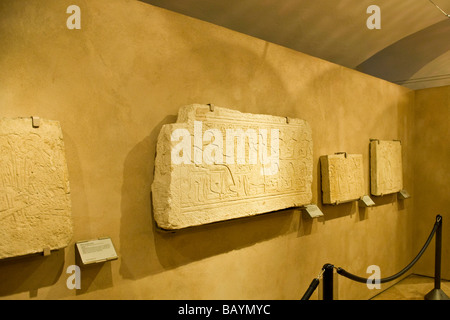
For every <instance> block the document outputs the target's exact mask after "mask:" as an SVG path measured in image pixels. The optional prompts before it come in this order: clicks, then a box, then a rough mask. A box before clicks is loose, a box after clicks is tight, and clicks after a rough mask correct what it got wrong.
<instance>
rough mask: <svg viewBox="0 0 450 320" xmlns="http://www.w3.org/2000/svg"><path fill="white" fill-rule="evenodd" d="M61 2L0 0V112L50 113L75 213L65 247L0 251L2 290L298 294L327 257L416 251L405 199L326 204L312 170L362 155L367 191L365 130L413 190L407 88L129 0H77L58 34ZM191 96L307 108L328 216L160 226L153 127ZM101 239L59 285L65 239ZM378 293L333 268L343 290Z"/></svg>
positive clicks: (147, 295) (68, 258) (303, 115)
mask: <svg viewBox="0 0 450 320" xmlns="http://www.w3.org/2000/svg"><path fill="white" fill-rule="evenodd" d="M71 4H74V1H72V0H71V1H66V0H49V1H22V0H20V1H12V0H11V1H1V2H0V70H1V72H0V84H1V85H0V116H2V117H28V116H31V115H36V116H40V117H42V118H47V119H53V120H59V121H60V123H61V126H62V130H63V134H64V139H65V146H66V156H67V161H68V168H69V175H70V185H71V196H72V206H73V221H74V237H73V240H72V242H71V244H70V245H69V246H68V247H67V248H66V249H65V250H60V251H55V252H52V254H51V255H50V256H48V257H44V256H33V257H24V258H20V259H14V260H8V261H0V298H1V299H29V298H32V299H300V298H301V297H302V295H303V293H304V292H305V290H306V289H307V287H308V285H309V284H310V282H311V280H312V279H313V278H314V277H316V276H317V274H318V273H319V271H320V269H321V268H322V266H323V265H324V264H325V263H333V264H334V265H336V266H340V267H342V268H344V269H346V270H348V271H350V272H352V273H355V274H357V275H360V276H369V274H367V273H366V270H367V267H368V266H370V265H378V266H380V268H381V276H382V277H384V276H390V275H392V274H394V273H396V272H397V271H399V270H400V269H402V268H403V267H404V266H406V265H407V264H408V263H409V262H410V261H411V260H412V258H414V256H415V254H416V251H415V246H414V245H413V238H414V236H413V233H412V230H413V227H415V226H416V223H415V220H414V215H413V210H412V209H413V208H412V205H413V202H412V201H411V199H410V200H405V201H399V200H397V197H396V195H386V196H383V197H373V199H374V201H375V203H376V206H374V207H372V208H367V209H361V208H358V206H357V203H356V202H352V203H346V204H341V205H338V206H328V205H324V206H322V205H321V204H320V203H321V191H320V175H319V172H320V171H319V170H318V169H319V157H320V156H321V155H326V154H333V153H335V152H342V151H345V152H348V153H360V154H363V157H364V172H365V188H366V191H367V193H369V191H370V190H369V185H370V183H369V182H370V181H369V139H370V138H377V139H383V140H391V139H400V140H401V141H402V145H403V165H404V167H403V168H404V185H405V188H406V189H407V190H409V191H410V192H412V193H414V192H413V190H414V186H413V179H412V174H413V166H412V163H413V160H414V154H415V151H414V150H413V146H414V144H413V143H412V137H413V132H412V129H411V128H413V127H414V126H413V121H414V99H415V92H414V91H412V90H409V89H406V88H404V87H401V86H398V85H395V84H392V83H388V82H386V81H383V80H380V79H376V78H374V77H371V76H367V75H365V74H362V73H359V72H356V71H353V70H350V69H347V68H344V67H341V66H339V65H335V64H332V63H329V62H326V61H323V60H320V59H317V58H314V57H311V56H308V55H305V54H302V53H299V52H296V51H293V50H290V49H286V48H284V47H281V46H278V45H274V44H272V43H268V42H265V41H262V40H260V39H256V38H252V37H250V36H247V35H244V34H240V33H237V32H234V31H230V30H228V29H225V28H222V27H218V26H215V25H212V24H209V23H206V22H203V21H199V20H196V19H193V18H189V17H186V16H183V15H180V14H176V13H173V12H170V11H167V10H163V9H160V8H157V7H153V6H151V5H148V4H145V3H142V2H138V1H122V0H120V1H110V0H98V1H87V0H78V1H76V4H77V5H78V6H79V7H80V9H81V29H80V30H69V29H68V28H67V27H66V20H67V18H68V17H69V14H67V13H66V9H67V7H68V6H69V5H71ZM192 103H213V104H215V105H217V106H221V107H228V108H232V109H236V110H239V111H242V112H250V113H263V114H271V115H276V116H287V117H296V118H300V119H305V120H307V121H308V122H309V124H310V125H311V127H312V133H313V143H314V181H313V202H314V203H318V204H319V207H320V208H321V209H322V211H323V213H324V215H325V216H324V218H319V219H311V218H309V217H308V215H307V214H306V213H304V212H302V211H300V210H299V209H289V210H284V211H280V212H275V213H268V214H264V215H260V216H257V217H252V218H245V219H238V220H234V221H228V222H221V223H216V224H212V225H208V226H202V227H196V228H192V229H188V230H182V231H178V232H176V233H163V232H160V231H158V230H157V229H156V228H155V226H154V221H153V219H152V211H151V197H150V186H151V183H152V180H153V170H154V158H155V144H156V138H157V135H158V133H159V131H160V129H161V126H162V125H163V124H166V123H172V122H175V120H176V115H177V111H178V108H179V107H180V106H183V105H187V104H192ZM447 110H448V109H447ZM416 111H417V110H416ZM447 114H448V113H447ZM437 120H438V119H437ZM446 172H448V171H445V172H444V173H446ZM416 190H417V189H416ZM447 190H448V189H447ZM414 196H416V194H413V197H414ZM423 223H424V225H425V227H424V228H425V229H427V230H428V229H429V228H431V227H432V224H433V223H434V221H431V222H430V221H424V222H423ZM428 226H429V228H428ZM0 236H1V235H0ZM102 236H108V237H111V238H112V241H113V243H114V245H115V247H116V250H117V253H118V255H119V259H118V260H116V261H111V262H107V263H103V264H99V265H94V266H89V267H82V268H81V289H80V290H69V289H68V288H67V286H66V280H67V279H68V277H69V274H67V273H66V270H67V267H68V266H70V265H73V264H75V263H76V261H75V248H74V244H75V242H76V241H79V240H87V239H93V238H98V237H102ZM390 285H392V283H388V284H383V285H382V288H383V289H384V288H387V287H388V286H390ZM379 292H380V290H377V289H374V290H369V289H368V288H367V287H366V286H365V284H361V283H356V282H352V281H350V280H348V279H345V278H343V277H339V296H338V297H339V299H367V298H370V297H372V296H374V295H375V294H377V293H379ZM317 295H318V294H317V291H316V293H315V294H314V295H313V297H312V299H317Z"/></svg>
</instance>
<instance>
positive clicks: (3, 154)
mask: <svg viewBox="0 0 450 320" xmlns="http://www.w3.org/2000/svg"><path fill="white" fill-rule="evenodd" d="M71 238H72V213H71V202H70V189H69V178H68V171H67V165H66V159H65V152H64V143H63V137H62V131H61V128H60V125H59V122H57V121H51V120H45V119H41V120H40V125H39V127H33V126H32V120H31V118H28V119H27V118H17V119H0V259H3V258H8V257H16V256H21V255H26V254H32V253H38V252H43V251H44V249H50V250H54V249H61V248H63V247H66V246H67V245H68V243H69V242H70V240H71Z"/></svg>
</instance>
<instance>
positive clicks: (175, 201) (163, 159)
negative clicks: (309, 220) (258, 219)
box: [152, 104, 313, 230]
mask: <svg viewBox="0 0 450 320" xmlns="http://www.w3.org/2000/svg"><path fill="white" fill-rule="evenodd" d="M312 172H313V158H312V136H311V129H310V127H309V125H308V123H307V122H306V121H304V120H300V119H287V118H284V117H275V116H270V115H260V114H250V113H241V112H239V111H235V110H231V109H226V108H220V107H212V106H209V105H198V104H196V105H190V106H185V107H182V108H181V109H180V110H179V113H178V119H177V122H176V123H174V124H168V125H164V126H163V128H162V129H161V132H160V134H159V137H158V142H157V152H156V160H155V177H154V181H153V184H152V199H153V212H154V217H155V220H156V222H157V224H158V226H159V227H160V228H162V229H169V230H170V229H181V228H186V227H191V226H197V225H202V224H207V223H212V222H217V221H222V220H229V219H234V218H239V217H245V216H252V215H256V214H261V213H265V212H270V211H275V210H280V209H285V208H289V207H295V206H302V205H305V204H309V203H311V200H312V191H311V184H312Z"/></svg>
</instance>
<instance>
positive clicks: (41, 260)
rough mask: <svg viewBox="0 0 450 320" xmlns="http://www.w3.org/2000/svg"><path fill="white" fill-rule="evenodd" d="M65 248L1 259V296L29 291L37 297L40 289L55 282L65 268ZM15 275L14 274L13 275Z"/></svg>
mask: <svg viewBox="0 0 450 320" xmlns="http://www.w3.org/2000/svg"><path fill="white" fill-rule="evenodd" d="M64 255H65V254H64V250H63V249H61V250H55V251H52V252H51V254H50V256H46V257H44V256H42V254H36V255H29V256H23V257H17V258H9V259H5V260H2V261H0V270H1V272H0V297H1V296H7V295H11V294H16V293H21V292H26V291H29V293H30V298H33V297H37V295H38V289H39V288H43V287H48V286H51V285H53V284H55V283H56V282H57V281H58V280H59V277H60V276H61V274H62V272H63V268H64ZM12 275H14V276H12Z"/></svg>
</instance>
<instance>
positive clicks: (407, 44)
mask: <svg viewBox="0 0 450 320" xmlns="http://www.w3.org/2000/svg"><path fill="white" fill-rule="evenodd" d="M141 1H143V2H146V3H148V4H152V5H155V6H159V7H162V8H165V9H168V10H172V11H175V12H178V13H181V14H185V15H188V16H191V17H194V18H197V19H201V20H204V21H208V22H211V23H214V24H217V25H220V26H223V27H226V28H229V29H232V30H235V31H238V32H241V33H245V34H248V35H251V36H254V37H257V38H260V39H263V40H266V41H269V42H272V43H276V44H279V45H282V46H285V47H288V48H291V49H294V50H297V51H300V52H303V53H307V54H309V55H312V56H315V57H318V58H322V59H325V60H328V61H330V62H334V63H337V64H340V65H342V66H345V67H348V68H352V69H356V70H359V71H361V72H364V73H367V74H370V75H373V76H376V77H379V78H382V79H385V80H388V81H391V82H395V83H398V84H401V85H404V86H406V87H409V88H411V89H421V88H428V87H436V86H442V85H450V18H449V17H447V16H446V15H444V13H443V12H442V11H444V12H447V13H450V0H433V1H431V0H339V1H336V0H314V1H312V0H141ZM370 5H377V6H378V7H379V8H380V21H381V28H380V29H369V28H368V27H367V25H366V22H367V20H368V19H369V18H370V17H371V15H372V13H371V12H369V13H367V8H368V7H369V6H370ZM437 6H438V7H439V8H440V9H439V8H438V7H437ZM441 10H442V11H441Z"/></svg>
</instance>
